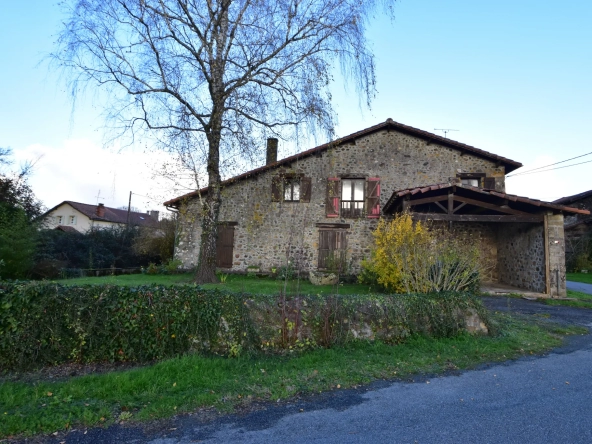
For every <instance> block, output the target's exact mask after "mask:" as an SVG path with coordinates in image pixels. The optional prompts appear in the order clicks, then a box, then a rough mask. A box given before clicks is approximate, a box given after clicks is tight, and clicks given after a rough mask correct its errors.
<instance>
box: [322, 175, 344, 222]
mask: <svg viewBox="0 0 592 444" xmlns="http://www.w3.org/2000/svg"><path fill="white" fill-rule="evenodd" d="M340 196H341V180H340V179H339V177H329V178H328V179H327V203H326V204H325V210H326V216H327V217H339V201H340Z"/></svg>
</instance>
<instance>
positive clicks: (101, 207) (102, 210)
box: [97, 203, 105, 217]
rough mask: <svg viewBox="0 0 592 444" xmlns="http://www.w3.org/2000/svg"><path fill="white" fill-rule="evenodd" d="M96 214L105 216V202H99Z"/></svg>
mask: <svg viewBox="0 0 592 444" xmlns="http://www.w3.org/2000/svg"><path fill="white" fill-rule="evenodd" d="M97 216H99V217H105V204H102V203H100V204H99V205H98V206H97Z"/></svg>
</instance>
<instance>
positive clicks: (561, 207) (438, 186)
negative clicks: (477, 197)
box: [383, 183, 590, 214]
mask: <svg viewBox="0 0 592 444" xmlns="http://www.w3.org/2000/svg"><path fill="white" fill-rule="evenodd" d="M452 187H457V188H463V189H466V190H470V191H473V192H475V193H480V194H482V195H486V196H494V197H499V198H502V199H507V200H509V201H511V202H519V203H523V204H527V205H533V206H535V207H543V208H550V209H553V210H558V211H565V212H568V213H578V214H590V212H589V211H588V210H581V209H578V208H571V207H567V206H565V205H559V204H557V203H552V202H545V201H542V200H538V199H530V198H528V197H523V196H516V195H514V194H507V193H501V192H499V191H495V190H487V189H483V188H477V187H472V186H470V185H466V184H461V183H439V184H434V185H426V186H423V187H414V188H406V189H404V190H398V191H395V192H394V193H393V194H392V195H391V197H390V198H389V200H388V201H387V203H386V204H385V205H384V208H383V210H384V211H385V212H387V211H389V209H390V207H391V206H393V204H394V203H395V201H397V200H398V199H399V198H401V197H405V196H408V195H409V196H415V195H417V194H423V193H427V192H429V191H435V190H441V189H445V188H452Z"/></svg>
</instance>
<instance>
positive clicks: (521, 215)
mask: <svg viewBox="0 0 592 444" xmlns="http://www.w3.org/2000/svg"><path fill="white" fill-rule="evenodd" d="M521 166H522V164H521V163H519V162H516V161H514V160H511V159H507V158H505V157H501V156H498V155H496V154H492V153H489V152H487V151H483V150H481V149H478V148H475V147H472V146H469V145H465V144H463V143H459V142H456V141H453V140H450V139H447V138H445V137H441V136H438V135H435V134H432V133H429V132H426V131H422V130H419V129H416V128H412V127H409V126H406V125H402V124H400V123H397V122H394V121H393V120H391V119H388V120H387V121H386V122H383V123H380V124H378V125H375V126H373V127H370V128H367V129H365V130H363V131H359V132H357V133H354V134H351V135H349V136H346V137H344V138H341V139H338V140H335V141H332V142H329V143H327V144H324V145H320V146H318V147H316V148H313V149H310V150H308V151H304V152H302V153H299V154H297V155H294V156H291V157H288V158H285V159H282V160H279V161H278V160H277V139H269V140H268V146H267V164H266V165H265V166H263V167H260V168H256V169H254V170H252V171H249V172H247V173H244V174H241V175H239V176H236V177H233V178H231V179H228V180H226V181H224V182H223V191H222V205H221V208H220V216H219V228H218V257H217V260H218V266H219V267H221V268H226V269H229V270H232V271H246V269H247V267H249V266H252V267H259V268H260V269H261V270H262V271H269V270H271V269H272V268H277V267H280V266H282V265H286V263H287V261H292V262H294V263H295V266H296V267H297V268H298V269H300V270H317V269H318V270H328V269H331V268H334V267H335V261H336V260H337V261H338V262H339V266H340V268H341V269H342V270H344V272H346V273H354V274H355V273H357V272H359V270H360V264H361V261H362V260H363V259H364V258H366V257H369V255H370V248H371V245H372V242H373V237H372V232H373V230H374V229H375V228H376V224H377V221H378V219H379V218H381V217H387V218H388V217H390V216H391V215H392V214H394V213H395V212H397V211H401V210H402V209H408V210H409V211H411V214H412V216H413V217H414V218H416V219H430V220H434V221H445V222H437V223H446V224H449V225H450V226H451V227H453V228H454V229H456V230H458V231H463V232H465V233H466V234H468V235H470V236H472V238H473V239H474V242H475V244H476V245H478V246H479V247H480V249H481V256H482V261H484V263H486V264H489V265H490V269H491V272H490V275H489V276H487V278H488V279H489V280H492V281H498V282H502V283H507V284H510V285H514V286H517V287H521V288H524V289H529V290H531V291H537V292H547V293H549V294H552V295H553V296H557V295H559V296H563V295H565V261H564V251H563V248H564V245H563V213H572V212H575V213H578V212H580V213H581V212H582V210H577V209H570V208H567V207H565V206H561V205H557V204H552V203H547V202H541V201H538V200H533V199H528V198H522V197H518V196H513V195H508V194H506V193H505V175H506V174H508V173H509V172H511V171H514V170H516V169H517V168H520V167H521ZM207 192H208V190H207V188H204V189H202V190H198V191H195V192H192V193H189V194H186V195H184V196H180V197H177V198H175V199H172V200H169V201H168V202H166V203H165V205H166V206H167V207H169V208H175V209H177V210H178V211H179V213H180V220H179V222H180V225H179V233H178V239H179V242H178V246H177V249H176V257H177V258H178V259H180V260H181V261H182V262H183V264H184V266H185V267H191V266H194V265H195V264H196V261H197V257H198V253H199V246H200V245H199V243H200V234H201V221H200V220H199V214H200V208H199V195H200V194H201V195H204V194H206V193H207ZM584 213H585V211H584ZM545 228H546V229H545Z"/></svg>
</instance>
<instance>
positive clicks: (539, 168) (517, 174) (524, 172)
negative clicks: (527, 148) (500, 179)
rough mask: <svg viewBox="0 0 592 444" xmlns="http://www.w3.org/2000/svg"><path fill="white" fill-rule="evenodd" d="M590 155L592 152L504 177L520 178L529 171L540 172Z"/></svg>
mask: <svg viewBox="0 0 592 444" xmlns="http://www.w3.org/2000/svg"><path fill="white" fill-rule="evenodd" d="M590 154H592V151H591V152H589V153H586V154H582V155H581V156H576V157H572V158H571V159H566V160H562V161H561V162H555V163H551V164H549V165H545V166H542V167H538V168H533V169H532V170H526V171H521V172H519V173H516V174H510V175H509V176H506V177H514V176H521V175H522V174H528V173H530V172H531V171H536V170H542V169H543V168H548V167H550V166H553V165H559V164H560V163H565V162H569V161H570V160H574V159H579V158H580V157H585V156H589V155H590ZM584 163H587V162H584ZM574 165H579V163H576V164H574ZM549 171H551V170H549Z"/></svg>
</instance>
